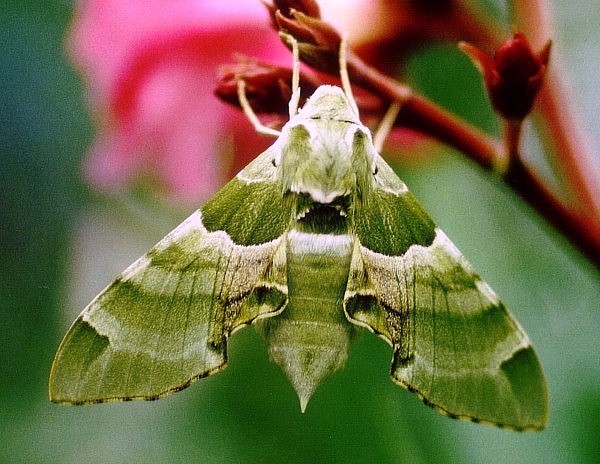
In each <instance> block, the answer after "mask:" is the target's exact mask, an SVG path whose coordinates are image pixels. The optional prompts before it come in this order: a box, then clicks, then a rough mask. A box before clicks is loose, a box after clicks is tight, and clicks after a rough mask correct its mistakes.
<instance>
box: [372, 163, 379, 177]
mask: <svg viewBox="0 0 600 464" xmlns="http://www.w3.org/2000/svg"><path fill="white" fill-rule="evenodd" d="M378 172H379V166H377V165H375V167H374V168H373V175H374V176H376V175H377V173H378Z"/></svg>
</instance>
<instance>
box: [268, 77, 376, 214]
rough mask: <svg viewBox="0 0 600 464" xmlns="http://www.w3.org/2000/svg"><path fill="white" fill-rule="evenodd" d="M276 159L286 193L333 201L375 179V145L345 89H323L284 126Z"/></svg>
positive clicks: (352, 192) (362, 187)
mask: <svg viewBox="0 0 600 464" xmlns="http://www.w3.org/2000/svg"><path fill="white" fill-rule="evenodd" d="M278 143H279V144H280V149H279V150H278V155H277V157H276V158H275V161H274V162H275V165H276V166H278V169H279V175H280V178H281V179H282V185H283V193H284V194H297V195H300V196H303V197H309V198H310V199H312V201H313V202H315V203H320V204H331V203H333V202H336V200H339V199H341V198H344V197H350V196H354V195H355V194H360V192H361V191H364V190H365V189H367V188H370V185H371V182H372V181H373V172H374V157H375V148H374V147H373V142H372V140H371V133H370V131H369V129H368V128H367V127H365V126H363V125H362V124H361V122H360V120H359V118H358V115H357V114H356V112H355V110H354V108H353V106H352V105H351V104H350V102H349V100H348V98H347V97H346V95H345V94H344V92H343V91H342V89H340V88H338V87H333V86H328V85H327V86H321V87H319V88H318V89H317V90H316V91H315V93H314V94H313V95H312V97H311V98H310V99H309V100H308V101H307V103H306V105H305V106H304V108H302V109H301V110H300V111H299V112H298V114H297V115H296V116H294V117H293V118H291V119H290V121H289V122H288V123H287V124H286V125H285V126H284V127H283V129H282V135H281V137H280V138H279V140H278Z"/></svg>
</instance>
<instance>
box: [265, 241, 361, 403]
mask: <svg viewBox="0 0 600 464" xmlns="http://www.w3.org/2000/svg"><path fill="white" fill-rule="evenodd" d="M286 245H287V253H286V257H287V288H288V305H287V307H286V308H285V310H284V311H283V313H282V314H280V315H279V316H276V317H273V318H269V319H265V320H264V321H262V323H261V331H262V332H263V334H264V335H265V337H266V339H267V344H268V347H269V348H268V349H269V354H270V356H271V359H273V361H275V362H276V363H277V364H279V365H280V366H281V368H282V369H283V371H284V372H285V373H286V374H287V376H288V377H289V379H290V381H291V382H292V384H293V386H294V388H295V389H296V392H297V393H298V396H299V398H300V403H301V407H302V410H304V408H305V407H306V404H307V403H308V400H309V399H310V397H311V395H312V394H313V392H314V390H315V389H316V388H317V386H318V385H319V383H320V382H321V380H323V379H324V378H325V377H327V376H328V375H330V374H331V373H333V372H335V371H336V370H337V369H339V368H341V367H342V366H343V365H344V364H345V362H346V358H347V353H348V349H349V343H350V339H351V336H352V334H353V330H354V328H353V326H352V325H351V324H349V323H348V320H347V319H346V317H345V315H344V310H343V306H342V302H343V298H344V293H345V290H346V284H347V282H348V273H349V269H350V260H351V257H352V249H353V237H352V236H351V235H349V234H337V235H336V234H320V233H311V232H301V231H299V230H298V229H292V230H291V231H290V232H289V233H288V234H287V243H286Z"/></svg>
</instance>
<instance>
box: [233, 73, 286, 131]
mask: <svg viewBox="0 0 600 464" xmlns="http://www.w3.org/2000/svg"><path fill="white" fill-rule="evenodd" d="M237 94H238V99H239V100H240V105H241V107H242V110H244V114H245V115H246V117H247V118H248V120H249V121H250V123H251V124H252V125H253V126H254V129H255V130H256V132H258V133H259V134H264V135H271V136H273V137H279V136H280V135H281V132H279V131H278V130H275V129H273V128H271V127H268V126H265V125H264V124H263V123H262V122H260V120H259V119H258V116H256V113H255V112H254V110H253V109H252V107H251V106H250V102H249V101H248V98H247V97H246V82H245V81H243V80H239V81H238V84H237Z"/></svg>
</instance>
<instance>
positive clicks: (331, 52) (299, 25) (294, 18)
mask: <svg viewBox="0 0 600 464" xmlns="http://www.w3.org/2000/svg"><path fill="white" fill-rule="evenodd" d="M275 19H276V21H277V24H278V26H279V30H281V31H284V32H287V33H288V34H290V35H292V36H293V37H294V38H295V39H296V40H297V41H298V50H299V52H300V56H301V58H302V61H304V62H305V63H306V64H308V65H309V66H312V67H313V68H315V69H317V70H319V71H324V72H327V73H332V74H335V73H337V69H338V56H339V51H340V43H341V41H342V37H341V36H340V33H339V32H338V31H336V30H335V29H334V28H333V27H332V26H331V25H329V24H328V23H326V22H325V21H322V20H321V19H319V18H318V17H313V16H308V15H306V14H304V13H302V12H300V11H296V10H293V9H292V10H290V16H289V17H288V16H285V15H284V14H283V13H282V12H281V10H278V11H277V12H276V13H275ZM286 45H288V46H289V44H287V43H286Z"/></svg>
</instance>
